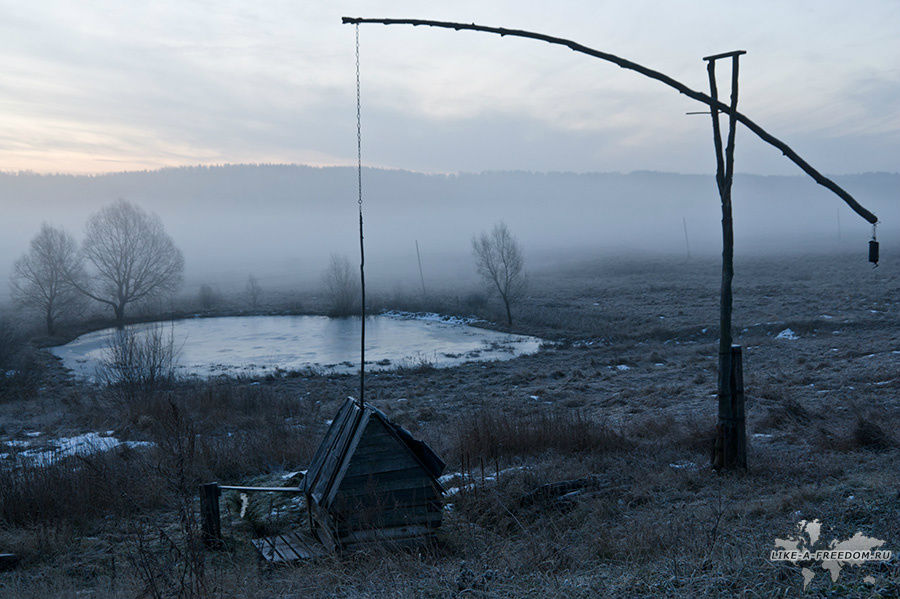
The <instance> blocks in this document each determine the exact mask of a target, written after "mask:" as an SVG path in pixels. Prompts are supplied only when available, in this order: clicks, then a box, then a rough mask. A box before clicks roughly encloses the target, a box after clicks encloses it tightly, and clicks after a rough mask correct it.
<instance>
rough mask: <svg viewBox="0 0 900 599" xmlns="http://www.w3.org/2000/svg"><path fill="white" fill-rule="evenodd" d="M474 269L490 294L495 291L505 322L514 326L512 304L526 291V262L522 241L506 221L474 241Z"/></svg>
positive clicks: (474, 238)
mask: <svg viewBox="0 0 900 599" xmlns="http://www.w3.org/2000/svg"><path fill="white" fill-rule="evenodd" d="M472 251H473V253H474V254H475V267H476V269H477V270H478V274H479V275H481V278H482V279H483V280H484V284H485V286H487V288H488V290H489V291H496V292H497V293H498V294H499V295H500V299H501V300H503V305H504V307H505V308H506V321H507V322H508V323H509V324H510V325H511V324H512V305H513V304H514V303H516V301H517V300H518V299H519V298H521V297H522V294H523V293H524V292H525V287H526V278H525V270H524V267H525V260H524V259H523V258H522V250H521V249H520V248H519V242H518V241H516V238H515V237H513V236H512V233H510V232H509V229H508V228H507V226H506V224H505V223H503V222H500V223H497V224H496V225H494V228H493V230H492V231H491V232H490V233H482V234H481V236H476V237H473V238H472Z"/></svg>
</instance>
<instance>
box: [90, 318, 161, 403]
mask: <svg viewBox="0 0 900 599" xmlns="http://www.w3.org/2000/svg"><path fill="white" fill-rule="evenodd" d="M178 350H179V348H178V347H177V346H176V344H175V333H174V329H173V328H170V329H169V330H168V332H166V330H165V327H164V326H163V325H161V324H156V325H150V326H148V327H145V328H142V329H136V328H133V327H128V328H124V329H117V330H116V331H114V332H113V333H112V334H111V335H110V337H109V340H108V343H107V346H106V348H105V349H104V355H103V357H102V358H101V360H100V362H99V365H98V367H97V380H98V381H99V382H101V383H102V384H104V385H107V386H115V387H119V388H121V389H126V390H136V389H153V388H156V387H158V386H160V385H163V384H167V383H171V382H173V381H174V380H175V371H176V368H177V365H178Z"/></svg>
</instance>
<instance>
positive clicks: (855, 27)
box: [0, 0, 900, 174]
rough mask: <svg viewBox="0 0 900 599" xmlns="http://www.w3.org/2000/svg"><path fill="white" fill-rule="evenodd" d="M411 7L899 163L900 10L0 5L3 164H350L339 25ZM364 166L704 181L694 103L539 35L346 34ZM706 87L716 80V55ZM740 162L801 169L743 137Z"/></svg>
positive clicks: (821, 165) (872, 4)
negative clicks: (637, 69)
mask: <svg viewBox="0 0 900 599" xmlns="http://www.w3.org/2000/svg"><path fill="white" fill-rule="evenodd" d="M343 15H348V16H367V17H396V18H401V17H405V18H427V19H437V20H452V21H462V22H477V23H479V24H484V25H493V26H503V27H509V28H520V29H527V30H532V31H539V32H542V33H546V34H549V35H554V36H560V37H565V38H569V39H572V40H574V41H577V42H579V43H582V44H584V45H587V46H590V47H593V48H596V49H599V50H603V51H606V52H610V53H613V54H617V55H619V56H621V57H623V58H626V59H629V60H632V61H635V62H638V63H640V64H643V65H645V66H647V67H650V68H653V69H656V70H659V71H662V72H664V73H666V74H668V75H670V76H672V77H674V78H675V79H678V80H680V81H682V82H683V83H685V84H687V85H689V86H690V87H692V88H694V89H697V90H700V91H708V87H707V86H708V83H707V79H706V70H705V63H704V62H703V61H702V60H701V58H702V57H703V56H706V55H709V54H714V53H719V52H724V51H729V50H734V49H743V50H746V51H747V54H746V55H745V56H743V57H742V59H741V79H740V103H739V110H741V111H742V112H744V113H745V114H746V115H747V116H749V117H750V118H751V119H753V120H755V121H756V122H757V123H758V124H760V125H762V126H763V127H764V128H766V129H767V130H768V131H769V132H770V133H772V134H774V135H775V136H776V137H779V138H781V139H782V140H783V141H785V142H787V143H788V144H790V145H791V146H792V147H793V148H794V149H795V150H796V151H797V152H798V153H799V154H800V155H801V156H803V157H804V158H805V159H806V160H807V161H809V162H810V163H811V164H812V165H813V166H815V167H816V168H818V169H819V170H821V171H823V172H826V173H830V174H843V173H856V172H866V171H890V172H897V171H900V165H898V157H900V152H898V145H900V101H898V99H900V35H897V27H898V23H900V3H898V2H895V1H869V0H861V1H858V2H854V3H852V4H851V3H849V2H829V1H824V0H818V1H798V2H769V1H754V2H747V3H744V4H743V5H737V4H735V3H723V2H721V1H715V2H707V1H702V2H701V1H697V2H673V1H670V2H663V1H653V2H652V1H640V0H637V1H631V2H602V1H557V2H521V1H520V2H512V1H510V2H486V1H480V2H470V1H455V2H452V3H450V2H445V3H436V2H377V1H369V2H342V1H334V2H298V1H297V0H293V1H280V0H270V1H266V2H256V3H248V2H231V1H227V0H224V1H222V0H217V1H216V2H211V1H209V2H207V1H197V0H178V1H172V2H169V1H155V2H135V1H129V2H123V1H122V0H118V1H115V2H102V1H85V2H77V3H75V2H67V1H66V2H64V1H60V2H56V1H52V0H35V1H32V2H21V1H20V0H0V64H2V65H3V66H2V73H3V75H2V77H0V170H2V171H19V170H30V171H35V172H41V173H56V172H70V173H103V172H114V171H125V170H136V169H155V168H160V167H165V166H181V165H196V164H224V163H299V164H311V165H322V166H324V165H348V164H354V163H355V152H356V139H355V133H356V122H355V117H356V113H355V90H354V86H355V71H354V53H353V49H354V28H353V26H351V25H342V24H341V22H340V17H341V16H343ZM360 45H361V65H362V72H361V78H362V118H363V122H362V130H363V160H364V163H365V164H366V165H369V166H377V167H384V168H395V169H408V170H415V171H422V172H430V173H451V172H461V171H464V172H481V171H490V170H526V171H576V172H588V171H600V172H630V171H635V170H660V171H671V172H681V173H706V174H708V173H710V172H712V170H713V168H714V158H713V156H714V154H713V149H712V134H711V127H710V122H709V118H708V117H703V116H689V115H686V114H685V113H686V112H689V111H695V110H702V105H700V104H698V103H696V102H694V101H692V100H690V99H688V98H686V97H684V96H680V95H679V94H678V93H677V92H676V91H674V90H672V89H670V88H667V87H665V86H663V85H662V84H660V83H658V82H656V81H652V80H649V79H646V78H644V77H642V76H640V75H638V74H636V73H633V72H629V71H625V70H623V69H620V68H618V67H616V66H615V65H612V64H610V63H607V62H604V61H600V60H597V59H594V58H591V57H588V56H584V55H580V54H576V53H573V52H571V51H570V50H568V49H565V48H561V47H555V46H550V45H547V44H544V43H540V42H537V41H534V40H523V39H514V38H500V37H498V36H495V35H490V34H485V33H476V32H454V31H450V30H439V29H431V28H421V27H419V28H412V27H409V26H391V27H385V26H382V25H363V26H361V27H360ZM721 68H722V69H723V70H722V71H721V72H722V74H721V75H720V78H719V79H720V92H722V93H727V83H726V82H727V80H728V73H727V69H725V67H724V65H723V67H721ZM736 170H737V171H738V172H747V173H759V174H798V173H799V172H800V171H799V169H797V168H796V167H795V166H794V165H793V164H791V163H790V162H788V161H787V160H786V159H785V158H784V157H782V156H781V155H780V152H778V151H777V150H775V149H774V148H772V147H770V146H767V145H766V144H764V143H763V142H761V141H759V140H757V139H755V138H754V137H753V135H752V134H751V133H750V132H749V131H747V130H746V129H739V132H738V139H737V163H736Z"/></svg>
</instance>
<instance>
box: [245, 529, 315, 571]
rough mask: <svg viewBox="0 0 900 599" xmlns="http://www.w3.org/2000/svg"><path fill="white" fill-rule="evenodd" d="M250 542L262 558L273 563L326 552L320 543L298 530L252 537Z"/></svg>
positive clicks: (305, 557) (291, 560)
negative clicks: (256, 537)
mask: <svg viewBox="0 0 900 599" xmlns="http://www.w3.org/2000/svg"><path fill="white" fill-rule="evenodd" d="M251 542H252V543H253V546H254V547H256V549H257V550H258V551H259V553H260V555H262V557H263V559H265V560H266V561H267V562H270V563H273V564H286V563H290V562H296V561H298V560H303V559H312V558H314V557H319V556H322V555H325V554H327V553H328V551H327V550H326V549H325V547H324V546H322V544H321V543H319V542H317V541H315V540H313V538H312V537H310V536H308V535H305V534H303V533H301V532H298V531H293V532H288V533H285V534H283V535H273V536H271V537H263V538H261V539H253V540H252V541H251Z"/></svg>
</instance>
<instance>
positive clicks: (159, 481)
mask: <svg viewBox="0 0 900 599" xmlns="http://www.w3.org/2000/svg"><path fill="white" fill-rule="evenodd" d="M882 254H883V256H884V257H885V260H884V261H883V263H882V264H881V265H880V266H879V267H878V268H876V269H873V268H872V267H871V266H870V265H868V264H867V263H866V262H865V256H864V255H863V253H862V252H860V254H859V255H855V254H854V255H813V256H799V255H797V256H783V257H744V258H741V257H740V256H739V257H738V260H737V262H736V276H735V281H734V297H735V303H734V331H735V343H739V344H741V345H742V346H743V348H744V384H745V391H746V401H747V405H746V411H747V433H748V465H749V467H748V470H747V471H746V472H738V473H725V474H723V473H716V472H714V471H712V470H711V468H710V467H709V450H710V437H711V433H712V430H713V426H714V423H715V415H716V401H715V376H716V353H717V336H718V301H719V294H718V291H719V268H720V267H719V263H718V260H717V259H714V258H705V259H704V258H695V259H693V260H690V261H686V260H683V259H671V258H658V257H650V256H644V257H641V256H638V257H631V258H628V259H624V258H617V259H604V260H596V261H589V262H585V261H578V262H575V261H573V262H572V263H568V264H562V265H559V266H558V267H557V268H555V269H553V270H546V271H542V272H535V273H531V277H530V288H529V295H528V297H527V298H526V299H525V300H523V301H522V303H521V304H520V305H519V306H518V308H517V309H516V310H515V317H516V323H515V324H514V326H513V327H512V329H511V330H512V331H513V332H516V333H524V334H531V335H536V336H540V337H542V338H544V339H547V340H548V341H551V342H552V343H548V344H546V345H545V347H544V348H543V349H542V350H541V351H539V352H538V353H536V354H534V355H530V356H523V357H519V358H516V359H514V360H510V361H507V362H493V363H471V364H467V365H464V366H461V367H457V368H451V369H434V368H429V367H428V366H427V365H424V366H423V367H421V368H417V369H409V370H405V371H402V372H396V373H372V374H370V375H368V376H367V378H366V380H367V384H368V399H369V401H372V402H373V403H374V404H375V405H377V406H378V407H379V408H381V409H383V410H384V411H385V412H386V413H387V414H388V415H389V416H391V417H392V418H394V419H395V420H396V421H398V422H399V423H401V424H402V425H404V426H405V427H407V428H408V429H409V430H410V431H411V432H413V434H414V435H416V436H418V437H419V438H421V439H423V440H425V441H426V442H428V443H429V444H431V445H432V446H433V447H434V448H435V450H436V451H437V452H438V454H439V455H442V457H443V458H444V460H445V461H446V462H447V464H448V466H447V472H448V473H451V474H452V473H460V474H459V475H458V476H457V477H455V478H454V477H451V478H448V479H446V480H447V484H446V485H445V486H446V487H448V488H450V487H457V488H460V487H461V490H459V491H458V492H455V493H454V494H452V495H449V496H448V497H447V498H446V501H447V503H448V504H451V505H450V506H449V507H448V508H447V509H445V518H444V523H443V526H442V528H441V532H440V533H439V535H438V539H437V542H436V544H434V545H430V546H427V547H422V548H417V549H414V550H408V549H404V550H400V549H392V548H372V549H371V551H365V552H359V553H354V554H351V555H343V556H339V557H329V558H327V559H323V560H319V561H314V562H310V563H301V564H298V565H295V566H290V567H281V568H271V567H266V566H262V565H260V564H259V563H258V560H257V558H256V555H255V553H254V551H253V549H252V546H250V543H249V539H250V538H251V537H252V536H253V535H254V534H258V533H262V532H265V531H266V530H269V529H271V528H272V527H285V526H290V525H291V524H292V522H293V521H297V520H299V521H300V522H302V521H303V518H302V515H301V514H299V513H298V512H292V511H291V509H292V508H291V506H286V507H285V509H284V510H281V512H280V513H279V510H277V509H275V510H273V509H272V505H268V507H267V508H266V509H262V508H260V507H259V505H257V506H254V509H257V511H258V512H259V513H263V512H265V513H266V514H267V515H265V516H261V517H260V518H261V520H257V521H255V522H253V521H248V518H244V519H241V518H238V517H237V516H235V515H234V514H232V515H231V516H229V519H228V522H227V526H226V528H227V531H226V534H227V535H228V537H229V545H228V548H227V549H225V550H222V551H217V552H208V553H207V552H202V554H200V555H194V553H192V551H193V549H192V547H193V545H192V544H191V542H190V541H189V540H183V541H179V538H180V537H179V531H183V530H185V524H184V523H185V517H186V516H185V513H186V512H189V511H190V510H191V509H196V506H195V505H194V504H190V506H188V504H187V503H186V501H187V500H186V499H184V497H183V496H184V495H185V494H187V493H188V489H190V490H193V489H196V486H195V483H197V482H198V481H199V482H202V481H204V480H212V479H211V478H209V477H216V478H218V479H219V480H220V482H223V483H225V482H231V483H241V482H244V483H247V482H251V483H252V482H257V481H280V480H290V479H288V478H284V477H285V473H287V474H289V473H291V472H294V471H299V470H302V469H303V468H305V467H306V463H307V460H308V459H309V457H310V453H311V452H312V451H313V450H314V449H315V445H316V443H317V441H318V438H319V436H320V435H321V434H322V433H323V432H324V428H325V421H326V420H327V419H330V418H332V417H333V414H334V413H335V412H336V410H337V407H338V406H339V405H340V402H341V401H343V399H344V398H346V397H347V396H349V395H355V394H356V392H357V385H358V382H357V379H356V378H355V377H353V376H333V377H324V376H315V375H309V374H307V373H288V374H287V375H285V376H281V377H268V378H262V379H253V380H222V381H217V382H215V383H210V384H206V385H199V384H192V385H188V384H185V385H184V386H183V387H182V388H180V389H176V390H174V391H173V390H169V391H168V395H166V397H167V398H168V399H167V400H166V401H169V404H168V405H173V406H174V405H178V406H182V408H181V409H182V410H183V412H184V413H182V414H180V415H178V416H177V418H175V419H174V420H173V422H174V423H175V424H174V425H173V426H174V427H175V428H174V429H172V428H171V427H170V428H169V429H166V428H165V427H163V428H162V429H160V428H159V427H158V426H157V421H162V420H163V419H164V418H165V416H163V415H161V414H163V411H165V405H163V407H162V408H160V407H159V405H158V404H156V403H153V402H154V401H157V400H155V399H154V400H152V401H151V400H148V399H147V398H146V397H144V396H141V397H139V398H137V399H135V398H132V401H136V400H139V401H141V402H143V403H141V404H140V405H134V404H129V405H124V404H123V400H122V398H121V397H118V396H117V397H115V398H113V397H112V396H111V395H110V393H109V392H108V391H104V390H98V389H93V388H91V387H88V386H85V385H83V384H80V383H76V382H74V381H72V380H71V379H68V378H66V377H65V376H62V375H61V374H60V372H59V366H58V365H57V364H54V363H53V360H52V358H50V357H48V356H46V355H45V356H43V358H42V360H44V361H45V363H44V368H45V379H44V382H43V384H42V386H41V387H40V388H39V390H38V392H37V393H36V395H35V396H34V397H31V398H26V399H21V400H16V401H9V402H6V403H2V404H0V442H3V441H9V440H13V441H15V440H20V441H21V440H26V439H29V438H30V437H28V436H27V433H28V432H29V431H54V432H55V434H58V435H63V434H74V433H80V432H85V431H88V430H114V431H116V435H117V436H118V437H119V438H123V439H133V440H150V441H154V442H156V443H157V444H158V445H159V447H158V451H156V452H150V453H151V454H152V456H153V457H152V458H151V459H149V462H152V463H149V462H147V463H144V466H145V467H148V468H151V470H152V469H153V468H155V470H154V472H156V473H158V472H160V471H162V470H163V469H164V468H163V466H162V465H164V464H167V463H168V462H166V460H165V458H164V456H163V455H162V453H161V452H163V451H169V450H170V449H171V448H169V447H168V446H167V445H166V443H165V441H164V440H163V439H165V436H164V435H165V434H166V433H165V432H162V433H161V432H160V430H163V431H165V430H169V431H170V432H171V430H176V432H178V434H181V432H183V431H184V430H188V431H191V434H192V435H196V436H197V438H198V439H199V438H203V437H206V438H208V439H216V440H221V443H220V444H219V445H216V446H215V447H218V448H219V450H218V451H219V453H216V451H213V450H203V451H200V452H199V453H198V455H199V456H200V457H198V458H197V461H196V463H197V464H198V465H197V467H196V468H195V469H190V468H188V469H187V470H180V471H179V472H181V473H182V474H184V473H185V472H187V474H184V476H183V478H184V480H181V482H176V484H174V485H170V487H172V488H169V489H166V490H162V491H159V496H158V497H156V491H154V490H153V489H155V488H156V487H155V486H165V482H166V481H169V482H171V481H172V480H173V477H172V475H171V474H169V475H167V476H163V477H161V478H153V476H157V475H156V474H153V475H148V477H149V478H148V477H143V479H146V480H150V481H151V482H152V481H156V482H152V484H151V490H150V491H148V492H147V493H148V494H149V496H152V499H153V500H152V501H151V500H150V499H148V500H147V501H146V505H144V504H143V502H134V501H133V499H131V498H128V501H127V502H126V503H127V505H125V506H124V507H123V506H122V505H120V504H119V503H115V501H118V500H115V501H114V500H113V499H109V502H110V503H109V506H110V507H109V512H108V513H103V511H101V512H100V513H96V514H92V515H90V516H84V517H76V516H73V515H72V514H69V513H68V512H66V511H65V510H63V509H62V508H60V507H59V506H57V505H56V504H55V503H52V502H49V503H47V505H48V506H51V507H48V508H47V510H51V511H52V510H57V511H55V512H52V513H51V511H48V512H46V514H45V516H44V517H41V516H33V517H31V519H30V520H29V519H27V518H24V517H19V516H16V515H15V514H14V513H13V511H14V510H12V509H11V508H10V507H6V508H2V509H4V510H5V511H4V514H3V515H4V518H3V520H0V553H2V552H3V551H14V552H16V553H18V554H20V555H21V556H22V562H21V563H20V565H19V567H17V568H16V569H15V570H13V571H11V572H4V573H0V596H3V597H132V596H150V597H155V596H159V597H163V596H185V597H186V596H246V597H316V596H321V597H326V596H347V597H350V596H368V597H381V596H385V597H388V596H390V597H394V596H405V597H422V596H427V597H451V596H452V597H546V596H572V597H594V596H611V597H646V596H669V597H774V596H779V597H781V596H784V597H792V596H800V595H801V594H802V592H801V589H802V584H803V579H802V577H801V565H797V564H790V563H778V562H772V561H769V559H768V558H769V552H770V551H771V550H772V549H774V548H775V546H774V542H775V539H776V538H786V537H788V536H790V535H792V534H795V532H796V531H795V528H796V526H797V524H798V522H799V521H800V520H812V519H819V520H821V522H822V525H823V529H822V538H823V540H831V539H833V538H837V539H846V538H849V537H851V536H852V535H853V534H854V533H856V532H858V531H860V532H862V533H863V534H865V535H867V536H870V537H875V538H878V539H883V540H884V541H885V544H884V546H883V547H882V548H883V549H890V550H893V551H895V552H896V551H898V550H900V518H898V508H900V471H898V468H897V464H898V463H900V434H898V433H897V430H898V427H900V262H898V261H892V260H890V258H889V257H890V256H891V255H894V256H896V255H900V247H898V248H893V249H892V248H882ZM435 307H438V308H441V307H443V308H445V309H446V308H447V306H446V304H442V305H437V306H432V305H424V306H423V309H433V308H435ZM495 308H496V307H495V306H492V307H491V308H486V309H489V310H493V309H495ZM449 310H450V311H452V310H453V307H452V306H450V308H449ZM457 311H459V309H457ZM462 315H467V314H462ZM484 315H485V316H489V317H492V318H496V316H497V315H496V313H494V312H486V313H485V314H484ZM498 328H500V327H498ZM173 397H174V398H176V399H172V398H173ZM222 398H224V399H222ZM159 401H162V400H159ZM217 401H220V403H219V404H218V405H217V403H216V402H217ZM179 402H181V403H179ZM160 410H162V411H160ZM273 431H274V432H273ZM160 435H163V436H160ZM573 436H578V437H580V438H582V439H583V440H584V442H583V443H574V442H573V440H572V437H573ZM263 437H266V439H263ZM237 438H241V439H242V441H241V443H242V445H235V443H236V441H231V440H233V439H237ZM522 439H528V440H529V441H528V442H527V443H525V442H522ZM217 442H218V441H217ZM198 443H200V442H199V441H198ZM273 445H276V446H273ZM190 447H191V448H192V447H193V445H191V446H190ZM210 447H212V445H211V446H210ZM0 450H2V448H0ZM2 451H6V450H2ZM172 451H181V452H183V451H185V450H184V448H183V447H181V448H177V447H176V448H174V449H172ZM189 451H193V449H189ZM204 451H205V452H206V453H203V452H204ZM254 452H256V453H254ZM139 453H140V452H139V451H126V452H110V456H108V457H107V458H104V460H107V461H109V460H124V461H128V460H131V462H135V461H140V460H145V459H146V458H145V457H141V456H137V457H135V454H139ZM201 454H202V455H201ZM235 454H241V455H235ZM179 455H183V453H182V454H179ZM191 455H193V454H191ZM259 456H263V457H259ZM201 458H202V459H201ZM154 460H155V461H154ZM116 463H118V462H116ZM142 463H143V462H142ZM191 463H192V464H193V463H194V462H191ZM148 464H149V465H148ZM472 464H474V468H473V467H472ZM102 466H103V467H104V468H105V467H109V468H111V469H113V470H110V472H118V470H116V468H118V466H116V465H115V464H106V462H104V464H103V465H102ZM91 467H93V468H95V469H96V468H98V467H99V466H98V465H97V464H93V465H92V466H91ZM70 468H77V467H76V466H71V467H70ZM81 468H82V469H83V467H81ZM467 469H468V470H467ZM498 472H499V476H497V473H498ZM470 474H471V477H470V478H466V476H467V475H470ZM586 476H594V477H597V479H598V480H602V481H603V484H602V485H600V486H599V488H595V489H591V490H587V491H585V492H583V493H577V494H575V495H573V496H571V497H568V498H566V499H565V500H564V501H561V502H553V503H550V504H546V505H541V506H538V507H535V506H529V507H523V506H522V505H521V501H520V499H521V497H522V496H523V495H524V494H526V493H528V492H529V491H530V490H532V489H534V488H536V487H537V486H538V485H541V484H545V483H549V482H554V481H560V480H567V479H576V478H581V477H586ZM226 477H230V478H228V479H227V480H226ZM44 478H45V479H46V478H48V477H47V476H45V477H44ZM106 478H109V477H108V476H107V477H106ZM42 480H44V479H42ZM115 480H120V479H118V478H116V479H115ZM121 480H125V481H132V480H133V479H130V478H127V477H126V478H123V479H121ZM42 484H43V483H42ZM129 484H130V483H129ZM135 484H138V483H135ZM140 484H144V483H140ZM278 484H282V483H278ZM467 484H468V486H467ZM153 485H155V486H153ZM45 487H46V488H48V489H50V488H51V486H50V483H46V485H45ZM42 488H43V487H42ZM142 488H143V487H142ZM67 489H68V488H67ZM68 492H72V493H73V497H74V496H75V495H78V496H79V497H81V496H82V495H85V496H86V497H87V498H88V499H85V501H88V502H89V501H90V493H87V494H84V493H74V491H71V489H69V491H68ZM105 493H106V494H107V495H109V494H110V493H109V490H108V489H107V490H106V491H105ZM179 493H181V495H179ZM190 493H193V491H190ZM120 494H121V495H122V496H123V497H124V496H127V495H128V494H127V493H126V492H125V491H121V493H120ZM0 496H2V495H0ZM11 497H12V496H11V495H7V496H6V498H5V500H6V501H7V502H9V504H10V505H12V501H13V499H12V498H11ZM173 498H174V499H173ZM178 498H181V500H179V499H178ZM20 500H22V499H21V498H20ZM22 501H24V500H22ZM73 501H74V499H73ZM104 501H106V500H104ZM179 501H180V503H179ZM236 501H237V499H236V498H235V497H230V498H228V497H226V502H225V503H226V505H230V506H231V507H234V504H235V502H236ZM42 505H43V504H42ZM104 505H105V504H104ZM53 506H56V507H53ZM179 506H180V507H179ZM251 511H252V510H251ZM57 512H58V513H57ZM17 513H18V512H17ZM22 513H25V512H22ZM272 514H276V515H278V516H279V517H280V519H279V518H275V517H274V516H272ZM285 514H287V517H285ZM266 518H269V519H270V520H271V521H265V520H266ZM292 518H293V519H294V520H292ZM275 520H278V522H275ZM167 547H168V549H167ZM172 548H175V549H172ZM820 548H824V546H823V547H820ZM809 567H810V569H812V570H813V571H814V573H815V577H814V578H813V580H812V582H811V583H810V585H809V588H808V589H807V590H806V591H805V595H804V596H813V597H814V596H823V597H824V596H828V597H832V596H846V597H857V596H858V597H872V596H882V597H896V596H900V562H898V560H897V558H896V557H894V558H893V560H892V561H890V562H888V563H877V564H876V563H870V564H866V565H862V566H859V567H857V566H851V565H845V566H844V567H843V569H842V571H841V575H840V578H839V579H838V580H837V581H832V579H831V577H830V576H829V573H828V572H827V571H826V570H824V569H822V568H821V567H820V566H819V564H814V565H811V566H809ZM167 572H168V574H167ZM172 572H180V573H182V575H181V578H180V580H176V579H174V578H173V577H172V574H171V573H172ZM176 578H177V577H176ZM185 580H186V581H188V582H187V583H185ZM154 581H156V582H155V583H154Z"/></svg>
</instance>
